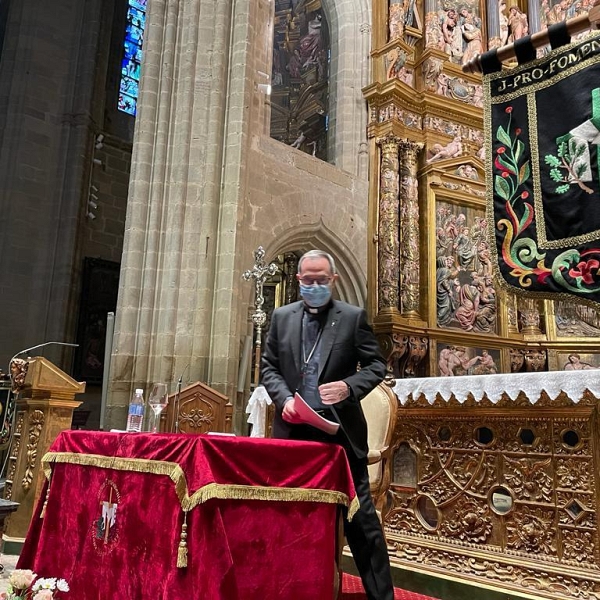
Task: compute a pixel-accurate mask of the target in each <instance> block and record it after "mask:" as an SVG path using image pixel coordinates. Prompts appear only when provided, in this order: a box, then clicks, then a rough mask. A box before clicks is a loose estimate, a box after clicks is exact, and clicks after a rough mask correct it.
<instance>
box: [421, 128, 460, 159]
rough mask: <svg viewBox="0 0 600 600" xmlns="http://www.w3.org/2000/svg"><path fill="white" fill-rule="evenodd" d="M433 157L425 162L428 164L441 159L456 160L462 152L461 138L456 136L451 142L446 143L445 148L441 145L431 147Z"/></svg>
mask: <svg viewBox="0 0 600 600" xmlns="http://www.w3.org/2000/svg"><path fill="white" fill-rule="evenodd" d="M432 150H433V152H434V154H433V156H432V157H431V158H430V159H429V160H428V161H427V162H428V163H432V162H435V161H436V160H441V159H443V158H456V157H457V156H460V155H461V154H462V152H463V145H462V136H461V135H460V134H458V135H457V136H456V137H455V138H454V139H453V140H452V141H450V142H448V143H447V144H446V145H445V146H442V145H441V144H434V145H433V149H432Z"/></svg>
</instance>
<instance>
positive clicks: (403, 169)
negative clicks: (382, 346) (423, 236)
mask: <svg viewBox="0 0 600 600" xmlns="http://www.w3.org/2000/svg"><path fill="white" fill-rule="evenodd" d="M422 148H423V144H421V143H415V142H409V141H405V142H402V143H401V144H400V307H401V314H402V316H403V317H407V318H419V317H420V313H419V306H420V293H419V277H420V266H419V261H420V252H419V244H420V235H419V182H418V179H417V159H418V155H419V152H420V151H421V149H422Z"/></svg>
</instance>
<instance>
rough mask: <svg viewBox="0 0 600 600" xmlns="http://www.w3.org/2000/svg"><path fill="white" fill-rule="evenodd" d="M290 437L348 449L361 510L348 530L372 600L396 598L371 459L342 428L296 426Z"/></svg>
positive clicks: (347, 527) (368, 596)
mask: <svg viewBox="0 0 600 600" xmlns="http://www.w3.org/2000/svg"><path fill="white" fill-rule="evenodd" d="M290 438H291V439H295V440H307V441H315V442H328V443H336V444H339V445H340V446H342V447H343V448H344V450H345V451H346V456H347V457H348V463H349V465H350V471H351V472H352V480H353V481H354V488H355V489H356V495H357V497H358V501H359V502H360V509H359V510H358V511H357V512H356V514H355V515H354V517H353V518H352V521H348V520H347V519H346V520H344V533H345V534H346V539H347V540H348V545H349V546H350V550H352V556H353V558H354V563H355V564H356V568H357V570H358V572H359V574H360V578H361V580H362V583H363V587H364V588H365V592H366V593H367V598H368V600H394V586H393V584H392V573H391V570H390V558H389V555H388V551H387V547H386V544H385V538H384V537H383V530H382V529H381V523H380V522H379V517H378V516H377V512H376V510H375V505H374V504H373V498H372V496H371V489H370V484H369V472H368V471H367V459H366V458H358V457H357V456H356V454H355V453H354V451H353V450H352V447H351V446H350V443H349V441H348V439H347V438H346V436H345V434H344V433H343V432H342V430H341V429H340V430H339V431H338V433H337V434H336V435H334V436H333V435H327V434H326V433H324V432H322V431H320V430H319V429H315V428H314V427H310V426H308V425H295V426H294V427H292V434H291V436H290Z"/></svg>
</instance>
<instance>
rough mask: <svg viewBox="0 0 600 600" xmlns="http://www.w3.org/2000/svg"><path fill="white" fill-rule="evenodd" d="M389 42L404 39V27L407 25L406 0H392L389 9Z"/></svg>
mask: <svg viewBox="0 0 600 600" xmlns="http://www.w3.org/2000/svg"><path fill="white" fill-rule="evenodd" d="M388 19H389V30H390V39H389V41H390V42H391V41H393V40H398V39H401V38H402V35H403V33H404V25H405V24H406V8H405V0H390V8H389V17H388Z"/></svg>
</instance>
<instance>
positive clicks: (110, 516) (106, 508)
mask: <svg viewBox="0 0 600 600" xmlns="http://www.w3.org/2000/svg"><path fill="white" fill-rule="evenodd" d="M120 501H121V494H120V493H119V490H118V489H117V486H116V484H115V483H114V481H112V480H110V479H107V480H106V481H105V482H104V483H103V484H102V485H101V486H100V490H99V491H98V518H97V519H96V521H95V522H94V524H93V526H92V541H93V544H94V548H95V550H96V552H98V553H99V554H107V553H108V552H110V551H111V550H112V549H113V547H114V546H115V544H116V542H117V540H118V534H119V531H118V525H117V510H118V507H119V502H120Z"/></svg>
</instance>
